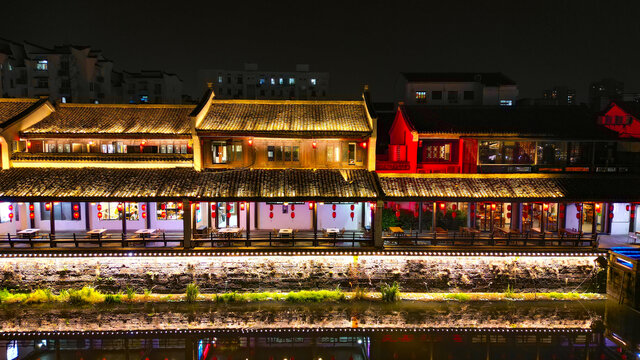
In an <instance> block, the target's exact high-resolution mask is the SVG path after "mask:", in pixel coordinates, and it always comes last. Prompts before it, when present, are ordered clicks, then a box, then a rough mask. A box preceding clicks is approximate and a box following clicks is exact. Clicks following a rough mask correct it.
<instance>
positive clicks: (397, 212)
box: [396, 210, 400, 219]
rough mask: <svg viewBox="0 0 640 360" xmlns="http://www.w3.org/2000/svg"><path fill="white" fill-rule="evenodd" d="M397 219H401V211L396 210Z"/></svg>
mask: <svg viewBox="0 0 640 360" xmlns="http://www.w3.org/2000/svg"><path fill="white" fill-rule="evenodd" d="M396 217H397V218H398V219H400V210H396Z"/></svg>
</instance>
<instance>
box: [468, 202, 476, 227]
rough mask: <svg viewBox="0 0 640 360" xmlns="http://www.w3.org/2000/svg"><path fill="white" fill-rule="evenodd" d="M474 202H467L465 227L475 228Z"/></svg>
mask: <svg viewBox="0 0 640 360" xmlns="http://www.w3.org/2000/svg"><path fill="white" fill-rule="evenodd" d="M472 204H473V209H474V210H471V205H472ZM475 208H476V203H473V202H469V203H467V227H469V228H475V227H476V212H475Z"/></svg>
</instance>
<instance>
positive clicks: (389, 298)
mask: <svg viewBox="0 0 640 360" xmlns="http://www.w3.org/2000/svg"><path fill="white" fill-rule="evenodd" d="M605 298H606V296H605V295H603V294H594V293H576V292H567V293H561V292H545V293H516V292H513V291H511V290H509V289H507V291H505V292H504V293H464V292H457V293H401V292H400V291H399V290H396V291H395V292H394V293H392V294H389V293H388V292H385V291H384V290H383V291H381V292H365V291H361V290H359V289H358V290H357V291H355V292H343V291H340V290H303V291H292V292H286V293H285V292H283V293H280V292H243V293H238V292H231V293H222V294H201V293H200V292H199V290H198V288H197V286H196V285H193V284H190V285H189V286H188V287H187V291H186V292H185V293H184V294H154V293H151V292H150V291H145V292H143V293H136V292H135V291H133V290H131V289H128V290H127V291H126V292H124V293H117V294H106V293H102V292H100V291H98V290H96V289H95V288H92V287H84V288H82V289H70V290H63V291H61V292H60V293H59V294H54V293H53V292H52V291H51V290H48V289H38V290H35V291H32V292H30V293H14V292H12V291H9V290H0V304H45V303H68V304H72V305H83V304H117V303H164V302H196V301H197V302H212V303H252V302H261V301H280V302H290V303H317V302H339V301H378V302H382V301H386V302H393V301H397V300H407V301H459V302H466V301H532V300H602V299H605Z"/></svg>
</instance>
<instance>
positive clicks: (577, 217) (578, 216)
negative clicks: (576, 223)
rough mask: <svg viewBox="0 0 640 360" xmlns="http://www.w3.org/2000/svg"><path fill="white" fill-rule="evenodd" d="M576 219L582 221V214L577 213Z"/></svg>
mask: <svg viewBox="0 0 640 360" xmlns="http://www.w3.org/2000/svg"><path fill="white" fill-rule="evenodd" d="M576 219H578V220H580V213H579V212H578V213H576Z"/></svg>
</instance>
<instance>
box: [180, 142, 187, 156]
mask: <svg viewBox="0 0 640 360" xmlns="http://www.w3.org/2000/svg"><path fill="white" fill-rule="evenodd" d="M180 153H181V154H186V153H187V145H185V144H183V145H180Z"/></svg>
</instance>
